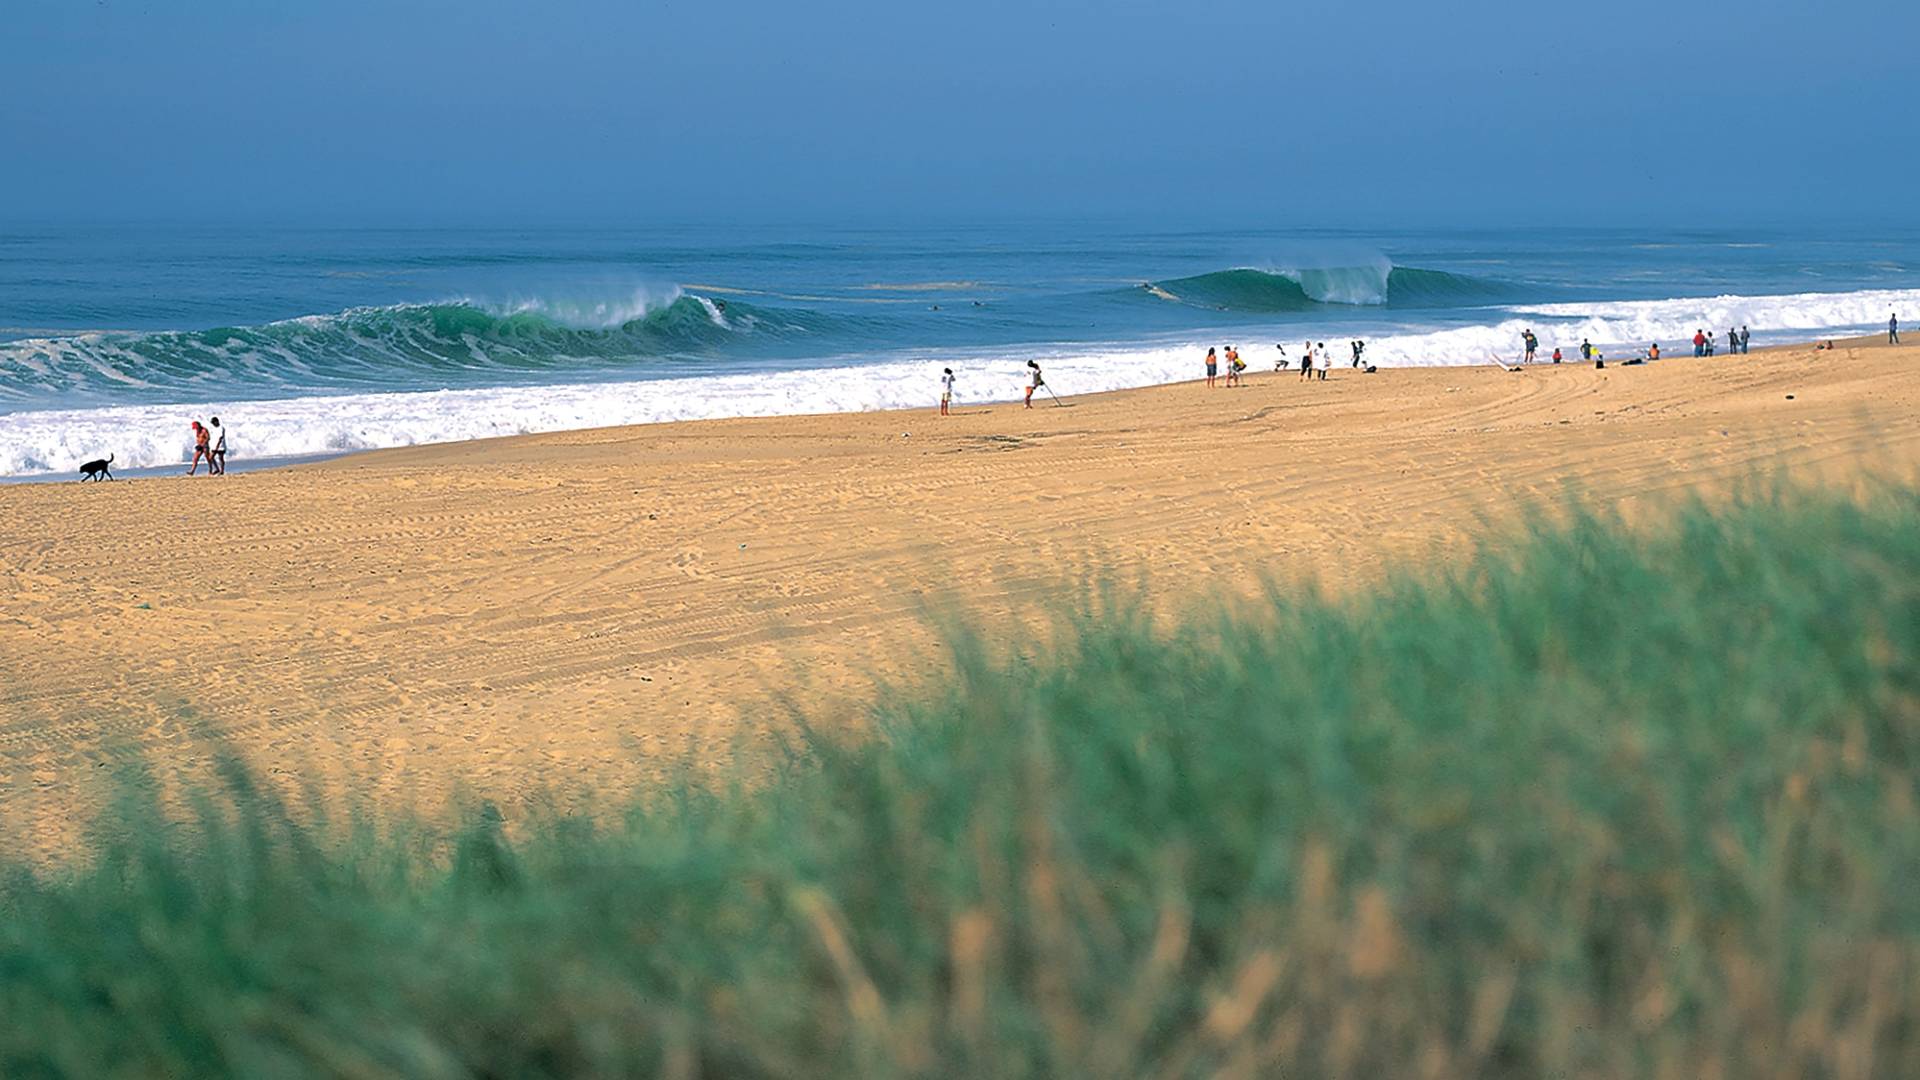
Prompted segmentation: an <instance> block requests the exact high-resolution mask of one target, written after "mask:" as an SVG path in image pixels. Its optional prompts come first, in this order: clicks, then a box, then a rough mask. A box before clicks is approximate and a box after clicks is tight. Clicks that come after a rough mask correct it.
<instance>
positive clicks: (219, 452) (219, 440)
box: [207, 416, 227, 476]
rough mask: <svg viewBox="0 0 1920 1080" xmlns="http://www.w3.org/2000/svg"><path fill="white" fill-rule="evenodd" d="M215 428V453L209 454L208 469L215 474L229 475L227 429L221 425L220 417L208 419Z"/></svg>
mask: <svg viewBox="0 0 1920 1080" xmlns="http://www.w3.org/2000/svg"><path fill="white" fill-rule="evenodd" d="M208 424H210V425H211V426H212V428H213V453H211V454H209V455H207V469H208V471H209V472H211V473H212V475H214V476H225V475H227V429H226V428H223V427H221V426H220V418H219V417H217V416H216V417H214V418H213V419H212V420H209V421H208Z"/></svg>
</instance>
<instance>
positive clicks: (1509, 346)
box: [0, 290, 1920, 475]
mask: <svg viewBox="0 0 1920 1080" xmlns="http://www.w3.org/2000/svg"><path fill="white" fill-rule="evenodd" d="M1895 310H1898V311H1901V312H1916V313H1917V314H1916V315H1915V317H1914V321H1915V322H1916V323H1920V290H1899V291H1893V290H1880V291H1867V292H1854V293H1835V294H1824V293H1810V294H1801V295H1793V296H1767V297H1739V296H1725V297H1714V298H1708V299H1692V300H1656V301H1630V302H1617V303H1615V302H1608V303H1589V304H1547V305H1532V306H1526V307H1514V308H1495V309H1488V310H1487V314H1488V315H1490V316H1492V317H1493V318H1492V320H1491V321H1489V322H1486V323H1482V324H1477V325H1472V326H1464V327H1454V328H1448V329H1436V330H1430V331H1420V332H1410V331H1401V332H1390V333H1385V334H1369V333H1367V332H1366V329H1365V328H1364V327H1358V325H1357V324H1356V323H1354V322H1352V321H1350V320H1351V317H1349V320H1348V321H1342V322H1338V323H1333V322H1330V323H1329V324H1328V325H1327V326H1326V327H1325V328H1322V327H1317V326H1315V325H1314V324H1312V323H1304V322H1303V323H1299V324H1289V325H1287V326H1286V327H1284V328H1283V329H1278V328H1277V329H1276V330H1275V331H1273V334H1274V335H1275V336H1283V337H1285V338H1286V341H1285V344H1286V354H1287V356H1288V357H1289V358H1292V359H1295V360H1297V358H1298V357H1299V355H1300V342H1301V341H1302V340H1304V339H1306V338H1309V337H1312V338H1313V339H1315V340H1321V339H1336V340H1331V341H1330V343H1329V347H1330V348H1331V349H1332V350H1333V351H1334V354H1335V357H1336V362H1337V363H1338V362H1342V361H1343V360H1344V358H1345V356H1346V339H1347V338H1350V337H1354V336H1359V337H1365V338H1367V353H1366V356H1367V359H1368V360H1370V361H1372V362H1375V363H1379V364H1382V365H1402V366H1412V365H1421V366H1434V365H1462V364H1478V363H1485V362H1486V359H1487V356H1488V354H1489V353H1498V354H1500V355H1502V356H1505V357H1507V358H1509V359H1512V358H1515V357H1516V355H1517V353H1518V342H1519V339H1520V332H1521V331H1522V330H1524V329H1527V328H1529V327H1530V328H1532V329H1533V330H1534V331H1535V332H1536V333H1538V334H1539V335H1540V339H1541V344H1542V355H1543V356H1544V355H1547V354H1550V353H1551V352H1552V350H1553V348H1554V346H1555V345H1559V346H1561V347H1562V348H1564V349H1565V350H1566V351H1567V353H1568V355H1570V356H1571V355H1573V353H1574V350H1575V348H1576V347H1577V346H1578V344H1579V342H1580V341H1581V339H1583V338H1585V339H1589V340H1591V341H1593V342H1594V343H1595V344H1596V345H1599V346H1602V347H1604V348H1606V349H1607V350H1608V351H1609V352H1610V353H1614V352H1617V351H1619V350H1621V349H1622V348H1623V347H1626V348H1639V347H1644V346H1645V345H1646V344H1647V343H1649V342H1652V341H1659V342H1661V343H1662V344H1663V345H1665V346H1666V347H1667V348H1668V349H1669V352H1670V354H1671V353H1673V352H1677V351H1679V350H1680V349H1682V348H1684V343H1685V342H1686V341H1687V340H1689V339H1690V338H1691V337H1692V336H1693V331H1694V329H1695V328H1696V327H1699V328H1705V329H1710V330H1715V331H1718V332H1719V333H1722V334H1724V333H1725V331H1726V330H1727V329H1728V328H1729V327H1733V326H1738V325H1742V324H1745V325H1747V326H1750V327H1751V328H1752V329H1753V330H1754V332H1755V334H1756V336H1759V337H1761V338H1762V339H1763V340H1766V339H1768V338H1772V339H1774V340H1787V339H1793V338H1799V339H1806V338H1809V337H1812V336H1815V333H1816V332H1819V333H1820V334H1821V335H1824V334H1830V333H1833V334H1837V333H1844V332H1849V331H1859V330H1867V329H1873V328H1876V327H1883V326H1884V325H1885V323H1886V318H1887V314H1888V313H1889V312H1891V311H1895ZM712 315H713V316H714V317H716V318H718V317H724V316H723V315H722V313H721V312H719V311H718V309H717V308H716V309H714V310H713V312H712ZM1226 336H1231V337H1234V338H1236V339H1237V340H1238V341H1239V342H1241V343H1242V344H1241V351H1242V354H1243V355H1244V356H1245V357H1246V359H1247V361H1248V363H1249V364H1250V365H1251V366H1252V367H1253V368H1254V370H1256V371H1259V370H1267V369H1270V368H1271V367H1272V366H1273V360H1274V358H1275V357H1276V356H1277V355H1278V352H1277V351H1276V350H1275V349H1274V348H1273V344H1272V341H1273V337H1271V336H1270V337H1268V338H1267V339H1266V343H1265V344H1258V342H1259V341H1260V339H1259V338H1257V337H1255V335H1253V334H1251V333H1248V332H1243V331H1236V332H1234V333H1233V334H1232V335H1226ZM1219 343H1220V342H1219V341H1214V342H1206V341H1193V342H1180V343H1162V344H1156V345H1150V346H1143V345H1117V344H1116V345H1107V346H1100V345H1058V346H1049V347H1037V348H1031V349H1026V350H1022V351H1019V352H1018V353H1015V352H1013V351H1011V350H1009V351H1006V352H1004V353H1000V354H981V353H966V352H961V351H953V352H946V353H938V354H929V355H926V356H922V357H914V358H908V359H894V360H890V361H885V362H881V363H871V364H864V365H859V366H835V365H833V363H832V361H830V360H823V361H822V362H821V363H822V366H820V367H817V368H811V369H806V370H798V371H786V372H768V373H750V374H728V375H719V376H706V377H696V378H688V377H681V378H668V379H655V380H646V381H634V382H618V383H587V384H566V385H555V386H522V387H504V388H493V389H473V390H444V391H433V392H404V393H363V394H352V395H344V396H334V397H296V398H288V399H285V400H277V401H243V402H227V401H217V402H216V401H204V400H203V401H191V402H183V403H181V404H173V405H128V406H114V407H109V408H98V409H81V410H44V411H30V412H16V413H13V414H12V415H10V416H8V417H7V420H6V423H7V426H8V432H9V436H8V439H7V440H6V442H5V443H4V444H0V474H5V475H21V474H33V473H61V472H67V471H69V470H71V469H74V468H75V467H77V465H78V463H79V462H81V461H86V460H89V459H92V458H95V457H101V456H104V455H106V454H109V453H112V454H115V455H117V457H116V463H117V464H120V465H123V466H126V467H132V468H138V467H143V466H162V465H172V464H180V463H184V462H185V461H187V460H188V458H189V456H190V454H191V450H192V445H191V441H190V438H189V435H188V428H187V421H188V420H190V419H193V418H196V417H199V418H204V417H206V416H208V415H210V414H217V415H219V416H221V417H222V419H223V421H224V422H225V423H227V424H228V425H229V426H230V427H231V429H232V434H231V435H230V436H229V445H230V449H231V452H232V455H233V456H234V457H235V458H260V457H298V456H305V455H312V454H323V453H330V452H341V451H348V450H363V449H374V448H379V447H390V446H409V445H414V444H418V443H436V442H450V441H455V440H462V439H476V438H487V437H491V436H499V435H514V434H521V433H526V432H536V431H557V430H567V429H575V428H587V427H602V426H611V425H622V424H645V423H659V422H664V421H672V420H693V419H706V418H715V417H735V416H771V415H794V414H806V413H830V412H860V411H870V410H876V409H899V408H912V407H930V406H931V405H932V404H933V403H935V402H936V401H937V400H938V396H937V395H938V387H939V374H940V369H941V368H942V367H947V366H951V367H953V368H954V369H955V370H956V372H958V374H959V376H960V383H959V388H958V394H957V396H958V397H959V399H960V400H962V401H976V402H986V401H1012V400H1017V399H1018V398H1019V396H1020V394H1021V387H1022V386H1023V385H1024V378H1025V366H1024V365H1025V361H1026V358H1027V357H1029V356H1032V357H1035V358H1037V359H1039V360H1040V361H1041V362H1042V363H1043V365H1044V366H1045V368H1046V372H1047V377H1048V378H1047V381H1048V383H1049V384H1050V385H1051V386H1052V387H1053V389H1054V390H1055V391H1056V392H1058V393H1060V394H1063V395H1071V394H1082V393H1091V392H1095V391H1102V390H1117V389H1127V388H1132V387H1139V386H1149V385H1155V384H1161V383H1170V382H1178V381H1183V380H1188V379H1194V378H1197V377H1199V375H1200V357H1201V356H1202V355H1203V354H1204V353H1205V351H1206V346H1207V345H1208V344H1219Z"/></svg>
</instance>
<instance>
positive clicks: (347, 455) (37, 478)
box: [0, 333, 1887, 486]
mask: <svg viewBox="0 0 1920 1080" xmlns="http://www.w3.org/2000/svg"><path fill="white" fill-rule="evenodd" d="M1825 341H1832V342H1833V343H1834V345H1835V347H1836V349H1839V348H1848V349H1862V348H1873V347H1875V346H1886V345H1887V342H1886V335H1885V334H1884V333H1880V334H1867V335H1860V336H1856V337H1824V336H1819V337H1814V338H1809V339H1806V340H1795V341H1790V342H1777V343H1774V344H1770V345H1763V346H1761V347H1760V348H1759V349H1757V350H1755V351H1754V352H1753V353H1749V354H1727V353H1721V354H1717V355H1715V356H1713V357H1705V358H1701V357H1694V356H1693V355H1692V354H1691V353H1676V354H1670V355H1667V356H1664V357H1662V358H1661V359H1660V360H1658V361H1654V362H1651V363H1650V364H1647V365H1636V366H1652V364H1655V363H1657V364H1666V363H1669V362H1671V361H1676V360H1695V359H1706V360H1714V361H1719V360H1730V359H1732V358H1733V356H1734V355H1766V354H1770V353H1778V352H1792V351H1799V350H1807V349H1809V347H1810V346H1813V345H1815V344H1816V343H1819V342H1825ZM1549 353H1550V350H1549ZM1255 355H1256V356H1257V355H1260V354H1257V353H1256V354H1255ZM1516 355H1517V354H1516ZM1289 359H1294V357H1292V356H1291V354H1290V355H1289ZM1608 363H1609V365H1623V364H1624V363H1625V361H1624V360H1609V361H1608ZM1198 364H1199V361H1198V359H1196V360H1195V362H1194V366H1196V367H1197V366H1198ZM1583 365H1584V366H1591V365H1590V364H1587V362H1584V361H1580V360H1576V359H1567V360H1565V361H1564V362H1563V363H1562V364H1560V365H1558V366H1560V367H1568V366H1583ZM1555 366H1556V365H1555V364H1554V363H1553V362H1552V361H1551V360H1550V359H1541V360H1537V361H1535V362H1534V363H1533V364H1532V365H1524V364H1520V363H1518V362H1517V361H1516V362H1515V363H1514V364H1513V365H1512V369H1513V370H1518V371H1524V370H1531V369H1534V368H1552V367H1555ZM1476 368H1488V369H1493V368H1497V365H1495V364H1494V363H1492V362H1491V361H1480V362H1477V363H1465V364H1403V365H1393V366H1381V367H1380V368H1379V371H1378V373H1377V374H1380V375H1388V374H1390V373H1401V372H1415V371H1458V370H1471V369H1476ZM815 370H816V369H806V371H808V372H813V371H815ZM818 370H847V371H858V370H860V369H859V368H857V367H855V368H847V369H818ZM1297 370H1298V369H1297V368H1292V369H1289V373H1295V372H1297ZM769 374H781V373H769ZM1275 374H1276V372H1274V371H1273V370H1272V368H1271V366H1268V367H1265V368H1259V367H1255V366H1253V365H1251V364H1250V365H1249V366H1248V375H1249V376H1250V377H1252V376H1267V377H1271V376H1273V375H1275ZM1332 374H1333V375H1334V376H1335V377H1340V376H1343V375H1344V376H1345V377H1352V376H1354V375H1356V374H1359V373H1358V372H1356V371H1354V370H1353V369H1352V368H1350V367H1347V366H1345V364H1344V363H1341V362H1339V361H1338V359H1336V364H1335V366H1334V368H1333V370H1332ZM1222 377H1223V378H1224V375H1223V376H1222ZM659 381H662V382H665V381H669V380H659ZM1200 381H1202V380H1201V379H1200V378H1199V377H1194V378H1186V379H1178V380H1174V381H1171V382H1160V383H1148V384H1145V385H1141V386H1130V387H1120V388H1114V389H1102V390H1091V391H1086V392H1083V393H1078V394H1071V395H1069V396H1070V397H1071V398H1075V399H1085V398H1095V397H1103V396H1108V395H1113V394H1129V393H1138V392H1142V391H1150V390H1155V389H1161V388H1166V387H1177V386H1183V385H1188V384H1190V383H1197V382H1200ZM562 385H563V386H566V387H569V388H573V389H577V390H580V391H583V392H590V391H592V390H594V389H597V388H599V387H601V386H605V385H621V386H624V385H627V384H625V383H611V384H598V383H583V384H577V385H576V384H556V386H562ZM501 389H542V388H541V387H530V388H519V387H508V388H501ZM457 392H460V391H439V393H457ZM398 393H423V394H431V393H435V392H434V391H417V392H416V391H400V392H398ZM359 396H361V395H341V396H340V398H341V400H351V399H353V398H356V397H359ZM927 397H928V398H929V399H930V402H931V403H929V404H918V405H899V406H884V407H881V408H875V409H861V410H852V411H846V410H839V411H824V412H808V411H800V412H776V413H764V414H762V413H748V414H742V415H736V416H708V417H687V418H679V419H668V420H657V421H648V422H642V423H634V424H604V425H588V426H584V427H557V428H550V429H545V430H540V431H522V432H514V433H508V434H499V435H485V436H478V437H472V438H461V439H447V440H436V441H430V442H416V443H409V444H405V445H398V446H380V447H368V448H365V449H348V450H338V451H330V452H322V453H302V454H285V455H267V456H262V457H258V458H234V459H233V460H232V461H231V462H230V470H229V471H230V472H232V473H233V474H236V475H238V474H241V473H253V472H262V471H269V470H278V469H287V468H297V467H303V466H309V465H315V464H320V463H323V462H328V461H338V460H342V459H353V458H358V457H361V456H363V455H368V454H383V453H390V452H394V451H405V450H412V449H417V448H420V447H432V446H458V445H461V444H465V443H487V442H493V441H497V440H502V439H518V438H534V437H539V436H542V435H553V434H561V433H566V432H591V431H621V430H626V429H638V428H657V427H666V426H671V425H675V424H697V423H708V422H715V421H722V420H778V419H782V418H803V417H804V418H817V417H848V416H870V415H887V414H896V415H912V414H915V413H919V412H927V411H937V408H938V406H937V402H938V391H937V389H934V390H930V391H929V392H928V394H927ZM285 400H286V401H308V400H332V399H331V398H320V399H311V398H295V399H285ZM271 403H272V404H282V403H283V402H282V401H281V400H278V399H276V400H275V401H273V402H271ZM1019 403H1020V398H1019V397H1018V396H1015V397H1010V398H1004V399H999V398H995V399H981V400H977V401H968V402H965V405H966V406H969V407H997V406H1005V405H1009V404H1019ZM246 404H247V403H246V402H235V403H232V404H230V405H223V406H222V408H223V409H224V410H225V411H227V412H228V414H229V415H239V416H244V415H245V405H246ZM150 408H164V409H176V408H177V409H179V410H181V415H183V416H187V415H191V414H192V412H193V409H192V408H191V407H188V406H174V405H160V406H150ZM52 411H56V412H57V411H59V410H52ZM202 411H205V410H202ZM10 415H15V416H21V415H25V416H31V415H34V414H33V413H21V414H10ZM187 464H188V463H187V462H185V461H181V462H178V463H173V464H161V465H151V466H138V467H129V468H127V469H124V470H116V476H121V475H124V476H125V477H126V478H127V479H129V480H164V479H167V478H169V477H171V476H174V475H177V474H181V473H182V472H183V470H185V469H186V467H187ZM180 478H181V479H187V477H185V476H184V475H181V476H180ZM76 479H77V476H76V475H75V473H74V472H73V471H72V470H70V471H68V472H43V473H18V474H9V475H0V486H8V485H19V484H49V483H63V482H69V481H74V480H76Z"/></svg>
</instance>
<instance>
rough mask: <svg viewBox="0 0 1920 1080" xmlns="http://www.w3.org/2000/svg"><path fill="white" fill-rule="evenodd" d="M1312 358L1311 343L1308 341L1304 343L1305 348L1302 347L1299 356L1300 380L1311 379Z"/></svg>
mask: <svg viewBox="0 0 1920 1080" xmlns="http://www.w3.org/2000/svg"><path fill="white" fill-rule="evenodd" d="M1313 357H1314V352H1313V342H1311V341H1309V342H1307V343H1306V345H1305V346H1303V347H1302V351H1301V354H1300V377H1301V378H1303V379H1311V378H1313Z"/></svg>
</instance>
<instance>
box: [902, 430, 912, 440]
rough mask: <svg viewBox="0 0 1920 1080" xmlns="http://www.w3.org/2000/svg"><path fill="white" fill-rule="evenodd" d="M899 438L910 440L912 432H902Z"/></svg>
mask: <svg viewBox="0 0 1920 1080" xmlns="http://www.w3.org/2000/svg"><path fill="white" fill-rule="evenodd" d="M900 437H901V438H903V439H911V438H913V432H911V431H903V432H901V433H900Z"/></svg>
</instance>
